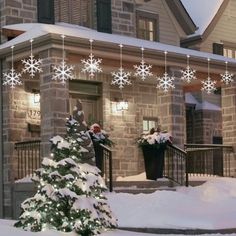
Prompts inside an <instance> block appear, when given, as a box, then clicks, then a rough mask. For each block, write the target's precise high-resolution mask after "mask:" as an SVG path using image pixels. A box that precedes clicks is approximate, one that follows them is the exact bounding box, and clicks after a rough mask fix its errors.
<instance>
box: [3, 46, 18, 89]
mask: <svg viewBox="0 0 236 236" xmlns="http://www.w3.org/2000/svg"><path fill="white" fill-rule="evenodd" d="M13 50H14V46H11V69H10V71H9V72H6V73H3V83H2V84H3V85H9V86H10V87H11V88H15V86H16V85H22V81H21V73H17V72H16V71H15V69H14V65H13V61H14V59H13Z"/></svg>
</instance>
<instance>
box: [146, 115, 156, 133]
mask: <svg viewBox="0 0 236 236" xmlns="http://www.w3.org/2000/svg"><path fill="white" fill-rule="evenodd" d="M156 127H157V119H155V118H143V132H144V133H147V132H149V131H150V129H151V128H156Z"/></svg>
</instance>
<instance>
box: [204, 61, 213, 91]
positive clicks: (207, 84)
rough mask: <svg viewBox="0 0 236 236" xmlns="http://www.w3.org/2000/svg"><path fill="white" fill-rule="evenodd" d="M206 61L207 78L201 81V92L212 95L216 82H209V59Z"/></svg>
mask: <svg viewBox="0 0 236 236" xmlns="http://www.w3.org/2000/svg"><path fill="white" fill-rule="evenodd" d="M207 61H208V72H207V73H208V76H207V79H206V80H204V81H201V83H202V88H201V90H202V91H205V92H207V93H208V94H210V93H213V92H214V91H215V90H216V86H215V85H216V81H215V80H211V78H210V59H209V58H208V59H207Z"/></svg>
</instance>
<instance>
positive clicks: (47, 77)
mask: <svg viewBox="0 0 236 236" xmlns="http://www.w3.org/2000/svg"><path fill="white" fill-rule="evenodd" d="M61 55H62V51H61V50H54V49H51V50H47V51H44V52H42V53H40V55H39V57H40V58H43V68H42V69H43V73H42V74H41V75H40V110H41V157H46V156H49V154H50V147H51V143H50V141H49V140H50V138H52V137H53V136H55V135H61V136H64V135H65V133H66V127H65V123H66V118H68V117H69V113H68V112H69V90H68V83H66V84H65V85H63V84H62V83H60V82H58V81H55V80H52V75H53V71H52V65H55V64H59V63H60V62H61Z"/></svg>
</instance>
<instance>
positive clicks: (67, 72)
mask: <svg viewBox="0 0 236 236" xmlns="http://www.w3.org/2000/svg"><path fill="white" fill-rule="evenodd" d="M61 37H62V61H61V63H60V64H59V65H56V66H53V67H52V69H53V70H54V75H53V76H52V79H53V80H60V81H61V83H62V84H65V83H66V81H67V80H69V79H74V75H73V74H72V72H73V69H74V66H70V65H67V64H66V62H65V50H64V47H65V44H64V38H65V35H61Z"/></svg>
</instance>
